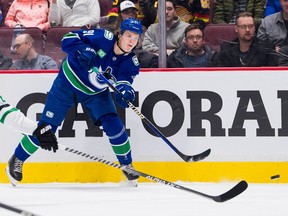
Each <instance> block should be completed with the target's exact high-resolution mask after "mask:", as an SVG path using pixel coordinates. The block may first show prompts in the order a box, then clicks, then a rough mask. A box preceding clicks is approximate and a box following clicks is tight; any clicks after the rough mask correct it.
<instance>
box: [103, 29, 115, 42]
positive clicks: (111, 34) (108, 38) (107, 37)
mask: <svg viewBox="0 0 288 216" xmlns="http://www.w3.org/2000/svg"><path fill="white" fill-rule="evenodd" d="M104 37H105V38H106V39H107V40H112V39H113V37H114V34H113V33H112V32H111V31H108V30H106V29H105V31H104Z"/></svg>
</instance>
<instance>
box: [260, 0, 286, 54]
mask: <svg viewBox="0 0 288 216" xmlns="http://www.w3.org/2000/svg"><path fill="white" fill-rule="evenodd" d="M279 2H280V4H281V8H282V10H281V11H280V12H277V13H274V14H271V15H270V16H267V17H265V18H264V19H263V20H262V23H261V25H260V26H259V29H258V33H257V37H258V38H259V39H261V40H270V41H272V42H273V43H274V45H275V50H276V51H277V52H279V50H280V48H281V47H282V46H285V45H288V38H287V26H288V1H287V0H279Z"/></svg>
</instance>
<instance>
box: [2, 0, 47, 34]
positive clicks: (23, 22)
mask: <svg viewBox="0 0 288 216" xmlns="http://www.w3.org/2000/svg"><path fill="white" fill-rule="evenodd" d="M48 12H49V7H48V1H47V0H31V1H27V0H17V1H15V0H14V1H13V2H12V4H11V6H10V8H9V10H8V13H7V16H6V18H5V25H6V26H7V27H10V28H14V27H15V26H21V27H25V28H26V27H37V28H39V29H41V30H42V31H47V29H48V28H49V27H50V24H49V22H48Z"/></svg>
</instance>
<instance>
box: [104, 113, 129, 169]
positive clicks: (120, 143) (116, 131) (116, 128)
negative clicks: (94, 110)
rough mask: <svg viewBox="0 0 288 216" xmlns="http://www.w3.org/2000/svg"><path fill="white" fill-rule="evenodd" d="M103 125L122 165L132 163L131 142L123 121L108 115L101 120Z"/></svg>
mask: <svg viewBox="0 0 288 216" xmlns="http://www.w3.org/2000/svg"><path fill="white" fill-rule="evenodd" d="M99 120H100V121H101V123H102V126H103V130H104V131H105V133H106V135H107V136H108V138H109V141H110V143H111V145H112V149H113V151H114V153H115V155H116V157H117V159H118V161H119V163H120V164H121V165H122V164H123V165H128V164H131V163H132V157H131V148H130V142H129V140H128V134H127V132H126V130H125V127H124V125H123V123H122V121H121V119H120V118H119V117H118V116H116V115H114V114H107V115H105V116H102V117H101V118H100V119H99Z"/></svg>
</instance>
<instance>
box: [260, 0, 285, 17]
mask: <svg viewBox="0 0 288 216" xmlns="http://www.w3.org/2000/svg"><path fill="white" fill-rule="evenodd" d="M281 10H282V8H281V5H280V2H279V0H267V2H266V8H265V14H264V17H266V16H269V15H271V14H274V13H277V12H280V11H281Z"/></svg>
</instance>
